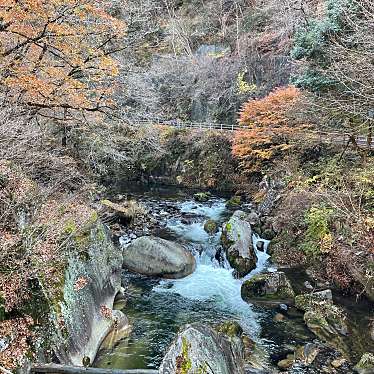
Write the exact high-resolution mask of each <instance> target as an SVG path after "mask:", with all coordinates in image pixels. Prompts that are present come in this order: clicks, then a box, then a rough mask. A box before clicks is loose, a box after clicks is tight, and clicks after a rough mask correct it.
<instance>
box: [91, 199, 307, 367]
mask: <svg viewBox="0 0 374 374" xmlns="http://www.w3.org/2000/svg"><path fill="white" fill-rule="evenodd" d="M143 197H144V196H143ZM153 198H154V196H153ZM163 199H164V200H165V196H164V197H163ZM169 199H173V201H174V202H175V199H178V196H173V197H169ZM177 206H178V209H179V211H180V212H181V213H184V214H188V215H189V216H190V217H194V218H193V219H192V220H189V221H188V222H186V221H185V220H183V219H181V217H180V216H179V217H178V216H177V217H169V218H168V219H167V220H166V224H165V228H164V229H163V230H160V232H159V233H158V235H160V236H161V237H164V238H165V239H170V240H175V241H178V242H180V243H181V244H183V245H184V246H186V247H187V248H189V250H190V251H191V252H192V253H193V254H194V256H195V258H196V263H197V266H196V270H195V272H194V273H193V274H191V275H190V276H188V277H185V278H183V279H179V280H158V279H150V278H147V277H143V276H139V275H135V274H130V273H125V274H124V276H123V284H124V286H125V288H126V289H127V296H128V302H127V305H126V306H125V307H124V309H123V312H124V313H125V314H126V315H127V316H128V317H129V319H130V322H131V324H132V325H133V332H132V334H131V336H130V337H129V338H127V339H124V340H122V341H121V342H119V344H118V345H117V346H116V347H115V348H114V349H113V350H112V351H106V352H102V353H101V354H100V355H99V356H98V358H97V359H96V362H95V366H96V367H101V368H108V367H109V368H117V369H142V368H158V367H159V365H160V362H161V361H162V358H163V356H164V354H165V353H166V351H167V348H168V346H169V345H170V343H171V342H172V340H173V338H174V337H175V336H176V334H177V332H178V330H179V329H180V327H181V326H183V325H185V324H187V323H193V322H200V323H207V324H218V323H220V322H223V321H227V320H236V321H238V322H239V323H240V325H241V326H242V328H243V330H244V331H245V333H246V334H248V335H249V336H250V337H251V338H252V339H253V340H254V341H255V342H256V347H257V348H256V350H257V357H260V359H259V362H257V364H258V367H264V368H267V369H270V368H271V367H274V364H275V363H276V362H277V361H278V360H280V359H282V358H284V357H285V355H286V354H287V353H289V350H290V348H289V347H290V345H293V346H295V345H297V344H300V345H302V344H305V343H306V342H308V341H312V340H313V336H312V335H311V333H310V332H309V331H308V330H307V329H306V328H305V325H304V323H303V321H302V315H298V314H296V315H294V316H293V317H292V318H291V319H293V320H292V321H289V322H290V323H287V324H283V325H282V326H279V325H276V326H275V325H274V322H273V316H274V314H275V313H276V311H274V310H271V309H266V308H265V309H261V308H256V307H254V306H251V305H249V304H248V303H246V302H244V301H243V300H242V298H241V293H240V290H241V285H242V283H243V281H244V280H245V279H249V278H250V277H252V276H253V275H254V274H256V273H258V272H261V271H265V270H267V271H276V269H274V267H272V265H271V263H270V262H269V255H268V254H267V253H266V248H267V245H268V241H265V240H264V244H265V245H264V247H265V251H263V252H260V251H257V250H256V254H257V257H258V261H257V267H256V269H254V270H253V271H252V272H251V273H250V274H249V275H247V276H246V277H245V278H244V279H236V278H235V277H234V276H233V269H231V268H230V266H229V264H228V263H227V261H225V260H223V261H222V257H221V260H220V259H219V258H220V257H219V256H217V251H219V250H220V248H221V247H220V236H221V231H219V232H217V234H216V235H214V236H210V235H208V234H207V233H206V232H205V231H204V228H203V226H204V222H205V221H206V220H207V219H214V220H215V221H216V222H218V224H219V225H220V226H221V225H222V223H223V222H224V221H225V220H227V219H228V218H229V217H230V215H231V214H232V212H230V211H228V210H227V209H226V207H225V199H221V198H212V199H210V201H209V202H207V203H197V202H195V201H193V199H191V198H188V197H186V198H183V199H180V201H178V202H177ZM252 239H253V244H254V248H257V247H256V243H257V241H259V240H262V239H261V238H259V237H258V236H257V235H256V234H254V235H253V238H252ZM254 364H256V363H254Z"/></svg>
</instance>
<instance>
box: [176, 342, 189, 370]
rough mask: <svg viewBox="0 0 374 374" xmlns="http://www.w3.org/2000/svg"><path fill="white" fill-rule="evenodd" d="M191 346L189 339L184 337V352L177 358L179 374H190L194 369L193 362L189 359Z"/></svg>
mask: <svg viewBox="0 0 374 374" xmlns="http://www.w3.org/2000/svg"><path fill="white" fill-rule="evenodd" d="M189 348H190V345H189V343H188V341H187V339H186V338H185V337H184V336H183V337H182V352H181V354H180V355H179V356H178V357H177V368H176V369H177V372H176V373H177V374H188V372H189V370H190V369H191V368H192V361H191V359H190V357H189V352H188V351H189Z"/></svg>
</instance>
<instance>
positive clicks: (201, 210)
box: [153, 200, 271, 337]
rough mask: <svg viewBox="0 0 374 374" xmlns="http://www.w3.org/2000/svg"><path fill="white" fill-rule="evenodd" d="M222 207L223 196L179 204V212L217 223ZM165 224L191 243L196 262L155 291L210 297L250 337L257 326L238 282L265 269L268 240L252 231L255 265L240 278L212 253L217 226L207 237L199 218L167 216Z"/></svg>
mask: <svg viewBox="0 0 374 374" xmlns="http://www.w3.org/2000/svg"><path fill="white" fill-rule="evenodd" d="M225 210H226V208H225V204H224V200H219V201H216V202H214V203H213V204H212V205H211V206H206V205H203V204H197V203H195V202H185V203H183V204H181V211H182V212H186V213H193V214H197V215H202V216H204V218H205V219H209V218H210V219H214V220H216V221H218V222H219V223H221V222H222V221H223V220H224V217H223V215H224V213H225ZM168 228H169V229H170V230H172V231H173V232H174V233H176V234H177V235H178V236H179V237H181V238H183V239H184V240H185V241H186V243H187V244H190V245H191V246H192V248H193V252H194V253H195V258H196V264H197V266H196V270H195V272H194V273H193V274H191V275H189V276H188V277H185V278H183V279H178V280H163V281H161V282H160V283H159V284H158V285H157V286H155V287H154V289H153V290H154V291H155V292H159V293H175V294H178V295H180V296H182V297H184V298H186V299H190V300H195V301H213V302H214V305H215V307H216V308H217V309H218V310H222V311H224V312H229V313H232V314H235V315H237V316H238V318H239V320H240V324H241V326H242V328H243V329H244V330H245V331H246V332H247V333H248V334H250V335H251V336H252V337H254V336H255V335H257V333H258V332H259V326H258V323H257V322H256V319H257V318H256V314H255V312H254V311H253V310H252V309H251V306H250V305H249V304H248V303H246V302H244V301H243V299H242V297H241V285H242V283H243V281H244V280H246V279H249V278H250V277H252V276H253V275H254V274H256V273H259V272H261V271H263V270H265V269H267V266H268V259H269V255H268V254H267V253H266V250H267V246H268V244H269V242H268V241H267V240H263V239H261V238H259V237H258V236H257V235H256V234H253V237H252V240H253V247H254V248H255V251H256V255H257V259H258V260H257V267H256V268H255V269H254V270H253V271H252V272H251V273H250V274H248V275H247V276H246V277H245V278H244V279H236V278H234V276H233V269H232V268H231V267H230V265H229V264H228V263H227V261H225V264H224V266H222V265H220V264H219V263H218V261H217V260H216V259H215V257H214V254H215V252H216V250H217V248H218V247H219V245H220V236H221V230H220V231H219V232H218V233H217V234H216V235H215V236H211V237H210V236H209V235H208V234H207V233H206V232H205V231H204V228H203V222H194V223H190V224H185V223H182V222H181V221H180V220H170V221H169V222H168ZM258 241H263V242H264V251H263V252H261V251H258V250H257V245H256V244H257V242H258ZM196 249H197V250H196ZM270 270H271V269H270Z"/></svg>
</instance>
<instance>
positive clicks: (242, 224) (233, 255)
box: [221, 210, 257, 277]
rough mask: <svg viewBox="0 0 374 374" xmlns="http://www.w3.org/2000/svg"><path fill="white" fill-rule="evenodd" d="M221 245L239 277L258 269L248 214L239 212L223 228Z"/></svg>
mask: <svg viewBox="0 0 374 374" xmlns="http://www.w3.org/2000/svg"><path fill="white" fill-rule="evenodd" d="M221 243H222V246H223V247H224V249H225V251H226V256H227V259H228V261H229V263H230V265H231V266H232V267H233V268H234V269H235V270H236V272H237V274H238V276H239V277H244V276H245V275H247V274H248V273H249V272H250V271H251V270H253V269H255V268H256V263H257V256H256V252H255V250H254V248H253V243H252V229H251V225H250V223H249V222H248V221H247V214H246V213H244V212H242V211H240V210H237V211H236V212H235V213H234V214H233V215H232V217H231V218H230V220H229V221H228V222H225V223H224V224H223V226H222V236H221Z"/></svg>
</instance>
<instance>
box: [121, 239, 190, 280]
mask: <svg viewBox="0 0 374 374" xmlns="http://www.w3.org/2000/svg"><path fill="white" fill-rule="evenodd" d="M123 265H124V267H125V268H127V269H129V270H130V271H132V272H135V273H139V274H143V275H148V276H153V277H163V278H172V279H177V278H183V277H185V276H187V275H189V274H191V273H193V271H194V270H195V267H196V261H195V258H194V257H193V255H192V254H191V253H190V252H189V251H187V250H186V249H185V248H183V247H182V246H181V245H180V244H178V243H174V242H171V241H168V240H165V239H161V238H157V237H154V236H143V237H141V238H138V239H135V240H134V241H133V242H132V243H131V244H130V245H129V246H128V247H127V248H125V249H124V250H123Z"/></svg>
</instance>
